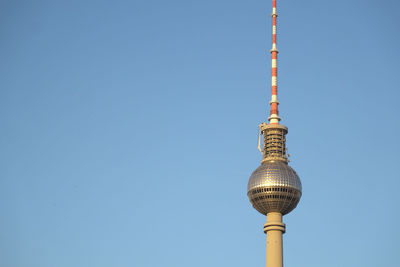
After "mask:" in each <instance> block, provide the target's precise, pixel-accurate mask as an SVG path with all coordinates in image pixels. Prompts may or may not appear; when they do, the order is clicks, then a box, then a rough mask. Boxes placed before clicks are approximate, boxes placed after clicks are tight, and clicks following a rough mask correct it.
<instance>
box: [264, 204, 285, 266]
mask: <svg viewBox="0 0 400 267" xmlns="http://www.w3.org/2000/svg"><path fill="white" fill-rule="evenodd" d="M285 229H286V226H285V224H284V223H282V214H281V213H279V212H270V213H268V214H267V223H266V224H264V233H266V234H267V267H283V246H282V234H284V233H285Z"/></svg>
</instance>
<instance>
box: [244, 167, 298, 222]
mask: <svg viewBox="0 0 400 267" xmlns="http://www.w3.org/2000/svg"><path fill="white" fill-rule="evenodd" d="M301 190H302V187H301V181H300V178H299V176H298V175H297V173H296V172H295V171H294V170H293V169H292V168H291V167H290V166H289V165H288V164H287V163H286V162H283V161H267V162H264V163H262V164H261V166H260V167H258V168H257V169H256V170H255V171H254V172H253V174H252V175H251V176H250V179H249V183H248V184H247V196H248V197H249V200H250V202H251V204H252V205H253V207H254V208H255V209H256V210H258V211H259V212H260V213H262V214H264V215H267V213H269V212H280V213H282V215H285V214H287V213H289V212H291V211H292V210H293V209H294V208H296V206H297V204H298V203H299V201H300V197H301Z"/></svg>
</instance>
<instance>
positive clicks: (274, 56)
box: [268, 0, 281, 124]
mask: <svg viewBox="0 0 400 267" xmlns="http://www.w3.org/2000/svg"><path fill="white" fill-rule="evenodd" d="M271 16H272V49H271V51H270V52H271V89H272V90H271V102H270V104H271V113H270V116H269V117H268V121H269V123H270V124H279V121H280V120H281V118H280V117H279V112H278V105H279V102H278V52H279V51H278V49H277V48H276V19H277V17H278V14H277V13H276V0H272V14H271Z"/></svg>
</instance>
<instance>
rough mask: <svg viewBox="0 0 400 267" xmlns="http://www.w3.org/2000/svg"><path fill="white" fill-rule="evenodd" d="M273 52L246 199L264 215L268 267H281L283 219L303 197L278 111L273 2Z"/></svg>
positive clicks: (274, 1) (275, 18)
mask: <svg viewBox="0 0 400 267" xmlns="http://www.w3.org/2000/svg"><path fill="white" fill-rule="evenodd" d="M271 16H272V49H271V51H270V52H271V101H270V105H271V110H270V116H269V117H268V121H269V123H261V124H260V126H259V127H260V135H262V136H263V145H262V149H261V147H260V146H259V149H260V151H261V152H262V156H263V159H262V160H261V166H259V167H258V168H257V169H256V170H255V171H254V172H253V173H252V175H251V176H250V179H249V182H248V185H247V196H248V197H249V200H250V202H251V204H252V206H253V207H254V208H255V209H256V210H257V211H259V212H260V213H261V214H263V215H266V216H267V223H266V224H264V233H266V234H267V267H282V266H283V253H282V234H283V233H285V230H286V226H285V224H284V223H282V216H283V215H285V214H288V213H289V212H291V211H292V210H293V209H294V208H296V206H297V204H298V203H299V201H300V198H301V195H302V185H301V181H300V178H299V176H298V175H297V173H296V172H295V171H294V170H293V169H292V168H291V167H290V166H289V165H288V162H289V160H288V156H287V154H286V134H287V133H288V128H287V127H285V126H283V125H281V124H280V123H279V122H280V120H281V118H280V117H279V112H278V105H279V102H278V81H277V80H278V79H277V74H278V64H277V63H278V62H277V60H278V49H277V27H276V25H277V17H278V14H277V9H276V0H272V14H271Z"/></svg>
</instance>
